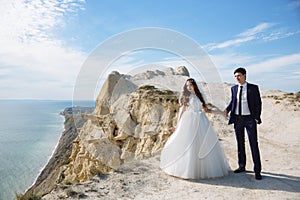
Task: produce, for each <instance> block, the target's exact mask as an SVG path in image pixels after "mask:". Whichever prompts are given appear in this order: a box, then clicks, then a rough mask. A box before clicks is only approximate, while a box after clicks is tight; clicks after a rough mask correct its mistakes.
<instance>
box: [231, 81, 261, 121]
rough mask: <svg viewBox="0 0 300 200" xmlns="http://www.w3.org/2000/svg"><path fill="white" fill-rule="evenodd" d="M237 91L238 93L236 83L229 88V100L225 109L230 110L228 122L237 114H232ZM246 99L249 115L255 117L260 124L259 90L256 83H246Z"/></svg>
mask: <svg viewBox="0 0 300 200" xmlns="http://www.w3.org/2000/svg"><path fill="white" fill-rule="evenodd" d="M237 93H238V85H235V86H233V87H232V88H231V101H230V103H229V105H228V106H227V108H226V110H227V111H228V112H230V117H229V122H228V124H232V123H234V122H235V121H236V119H237V116H236V115H235V114H234V111H235V108H236V106H237ZM247 101H248V106H249V110H250V114H251V117H252V118H253V119H256V120H257V121H258V124H260V123H261V118H260V115H261V107H262V102H261V98H260V92H259V89H258V86H257V85H254V84H251V83H247Z"/></svg>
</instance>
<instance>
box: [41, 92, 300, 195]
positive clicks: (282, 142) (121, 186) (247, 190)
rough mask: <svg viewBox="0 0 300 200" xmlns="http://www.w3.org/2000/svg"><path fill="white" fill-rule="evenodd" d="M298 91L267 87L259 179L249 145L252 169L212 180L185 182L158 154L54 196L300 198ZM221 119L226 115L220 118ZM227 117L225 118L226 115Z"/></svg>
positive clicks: (226, 142)
mask: <svg viewBox="0 0 300 200" xmlns="http://www.w3.org/2000/svg"><path fill="white" fill-rule="evenodd" d="M297 95H298V96H299V94H287V93H283V92H280V91H263V92H262V97H263V105H264V112H263V115H262V119H263V124H262V125H260V126H259V145H260V150H261V157H262V165H263V172H262V175H263V179H262V180H261V181H257V180H255V178H254V174H253V172H252V168H253V165H252V160H251V155H250V150H249V144H248V141H247V140H246V146H247V156H248V157H247V163H248V166H247V171H246V173H242V174H234V173H233V172H232V171H231V172H230V173H229V175H228V176H226V177H223V178H218V179H212V180H182V179H179V178H175V177H172V176H169V175H167V174H165V173H163V172H162V171H161V170H160V169H159V154H157V155H156V156H154V157H152V158H150V159H145V160H140V161H132V162H130V163H127V164H124V165H122V166H121V167H120V168H119V169H118V170H116V171H114V172H111V173H109V174H106V175H100V176H95V177H94V178H92V179H91V180H89V181H87V182H84V183H79V184H74V185H57V187H56V189H55V190H54V191H53V192H51V193H50V194H48V195H46V196H44V197H43V198H42V199H43V200H52V199H255V200H256V199H300V148H299V147H300V133H299V121H300V111H299V110H300V103H299V102H300V101H299V99H297V98H299V97H297ZM220 120H221V119H220ZM223 120H225V119H223ZM232 129H233V127H232V126H226V127H224V128H223V130H224V133H221V134H220V140H221V144H222V146H223V148H224V151H225V154H226V156H227V158H228V161H229V164H230V167H231V170H232V169H235V168H236V166H237V164H236V163H237V161H236V144H235V138H234V134H233V131H232Z"/></svg>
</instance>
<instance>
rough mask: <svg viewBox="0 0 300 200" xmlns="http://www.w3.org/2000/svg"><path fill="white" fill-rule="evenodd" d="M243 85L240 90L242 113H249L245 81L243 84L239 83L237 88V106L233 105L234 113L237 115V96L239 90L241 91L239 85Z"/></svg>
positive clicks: (238, 100)
mask: <svg viewBox="0 0 300 200" xmlns="http://www.w3.org/2000/svg"><path fill="white" fill-rule="evenodd" d="M240 86H243V91H242V99H241V100H242V115H250V114H251V113H250V110H249V106H248V101H247V82H245V83H244V84H243V85H239V88H238V93H237V104H236V105H237V106H236V107H235V114H236V115H238V112H239V108H238V107H239V106H238V105H239V102H240V99H239V96H240V91H241V87H240Z"/></svg>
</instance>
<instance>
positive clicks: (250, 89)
mask: <svg viewBox="0 0 300 200" xmlns="http://www.w3.org/2000/svg"><path fill="white" fill-rule="evenodd" d="M238 88H239V86H238V85H235V86H233V87H232V88H231V101H230V103H229V105H228V106H227V108H226V110H227V112H230V118H229V124H232V123H234V130H235V134H236V139H237V145H238V159H239V161H238V162H239V167H241V168H244V167H245V166H246V153H245V128H246V130H247V133H248V138H249V143H250V147H251V152H252V159H253V162H254V172H255V173H260V171H261V161H260V155H259V148H258V142H257V124H256V123H258V124H260V123H261V118H260V115H261V104H262V103H261V98H260V93H259V89H258V86H257V85H254V84H250V83H247V103H248V107H249V111H250V115H244V116H243V115H242V116H238V115H236V114H235V109H236V106H237V94H238Z"/></svg>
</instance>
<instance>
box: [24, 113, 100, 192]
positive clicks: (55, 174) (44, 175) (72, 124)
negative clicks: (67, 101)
mask: <svg viewBox="0 0 300 200" xmlns="http://www.w3.org/2000/svg"><path fill="white" fill-rule="evenodd" d="M93 110H94V108H93V107H67V108H65V109H64V110H63V111H62V112H60V115H62V116H64V125H63V127H64V128H63V131H62V133H61V135H60V139H59V141H58V143H57V145H56V146H55V149H54V150H53V153H52V155H51V156H50V158H49V160H48V162H47V163H46V164H45V166H44V168H42V169H41V172H40V173H39V175H38V176H37V177H36V179H35V181H34V183H33V184H32V185H31V186H30V187H29V188H28V189H27V190H26V191H25V192H24V195H28V194H35V195H39V196H43V195H45V194H48V193H49V192H51V191H52V190H53V188H54V187H55V184H56V183H57V181H58V180H59V179H60V174H61V172H62V171H63V165H65V164H66V163H68V159H69V156H70V154H71V150H72V143H73V140H74V139H75V138H76V137H77V135H78V128H80V127H81V126H82V125H83V124H84V122H85V121H86V120H85V119H84V118H82V116H81V114H83V113H90V112H92V111H93Z"/></svg>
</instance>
